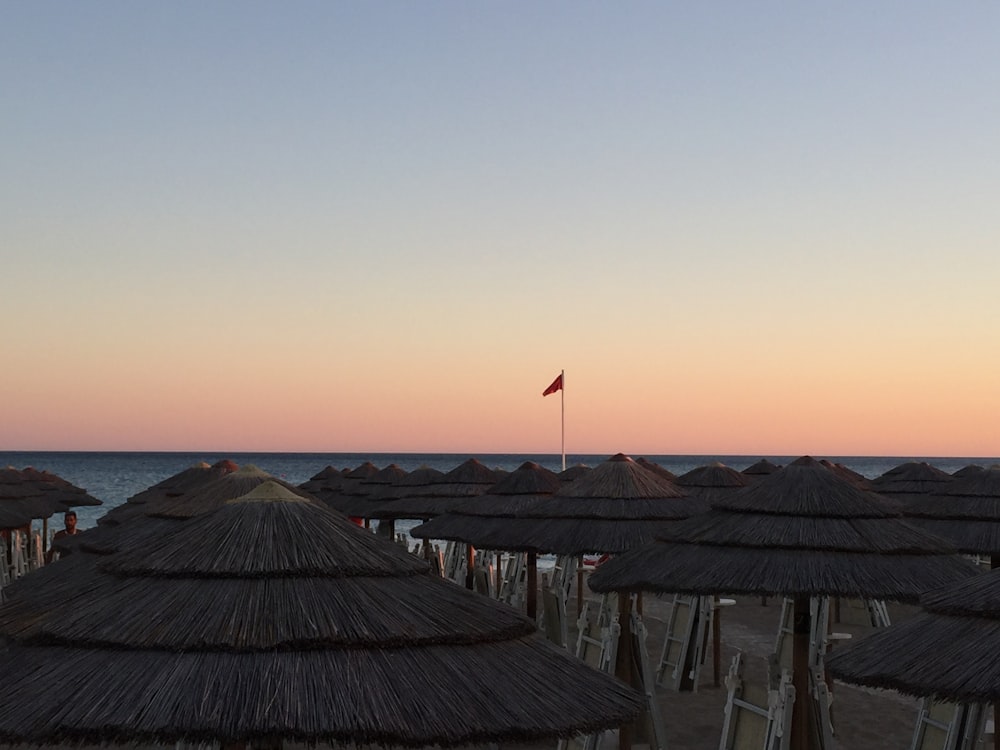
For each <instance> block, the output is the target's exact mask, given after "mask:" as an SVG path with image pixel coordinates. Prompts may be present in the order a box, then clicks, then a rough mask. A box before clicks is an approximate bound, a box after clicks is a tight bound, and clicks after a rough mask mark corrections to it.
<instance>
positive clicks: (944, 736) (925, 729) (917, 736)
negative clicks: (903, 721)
mask: <svg viewBox="0 0 1000 750" xmlns="http://www.w3.org/2000/svg"><path fill="white" fill-rule="evenodd" d="M988 714H989V708H988V707H986V706H982V705H980V704H977V703H969V704H965V703H950V702H946V701H935V700H931V699H929V698H925V699H923V700H922V701H920V707H919V708H918V709H917V725H916V727H915V728H914V730H913V740H912V741H911V743H910V750H976V748H978V747H980V746H981V744H982V741H983V733H984V731H985V727H986V720H987V716H988Z"/></svg>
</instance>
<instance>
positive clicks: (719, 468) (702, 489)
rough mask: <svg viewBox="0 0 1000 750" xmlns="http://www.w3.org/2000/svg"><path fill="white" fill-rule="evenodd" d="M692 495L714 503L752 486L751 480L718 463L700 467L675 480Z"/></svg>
mask: <svg viewBox="0 0 1000 750" xmlns="http://www.w3.org/2000/svg"><path fill="white" fill-rule="evenodd" d="M674 481H675V482H676V483H677V484H678V486H680V487H683V488H684V489H685V490H687V492H688V493H689V494H691V495H694V496H696V497H699V498H701V499H702V500H704V501H706V502H712V501H713V500H715V499H717V498H722V497H725V496H726V495H729V494H731V493H732V492H735V491H736V490H739V489H741V488H743V487H746V486H747V485H748V484H750V481H751V480H750V479H749V478H748V477H747V476H746V475H745V474H742V473H740V472H738V471H736V469H732V468H730V467H728V466H726V465H725V464H723V463H720V462H718V461H716V462H714V463H711V464H708V465H706V466H698V467H696V468H694V469H691V471H688V472H685V473H684V474H681V475H680V476H679V477H677V479H675V480H674Z"/></svg>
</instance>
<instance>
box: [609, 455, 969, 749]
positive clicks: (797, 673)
mask: <svg viewBox="0 0 1000 750" xmlns="http://www.w3.org/2000/svg"><path fill="white" fill-rule="evenodd" d="M977 572H978V571H977V569H976V567H975V566H974V565H972V564H971V563H970V562H969V561H968V560H964V559H962V558H960V557H958V556H956V555H954V550H953V549H952V548H950V547H949V545H948V544H947V543H946V542H945V541H944V540H941V539H939V538H938V537H935V536H933V535H931V534H927V533H925V532H922V531H920V530H919V529H916V528H914V527H912V526H910V525H908V524H907V523H905V522H904V521H903V520H902V518H901V516H900V515H899V511H898V510H897V509H896V507H895V506H894V505H892V504H889V503H887V502H886V501H885V500H883V499H882V498H881V497H880V496H878V495H876V494H874V493H871V492H869V491H866V490H864V489H862V488H861V487H860V486H858V485H857V484H855V483H854V482H852V481H851V480H849V479H847V478H845V477H844V476H842V475H841V474H840V473H839V472H837V471H836V470H835V469H832V468H828V467H826V466H824V465H823V464H821V463H820V462H818V461H816V460H815V459H813V458H810V457H803V458H800V459H798V460H797V461H795V462H793V463H791V464H789V465H788V466H786V467H784V468H783V469H781V470H779V471H776V472H774V473H773V474H771V475H769V476H767V477H764V478H763V479H761V480H759V481H757V482H755V483H753V484H751V485H749V486H748V487H745V488H744V489H742V490H740V491H739V492H736V493H733V494H732V495H730V496H729V497H727V498H724V499H721V500H716V501H714V502H713V508H712V510H711V511H710V512H709V513H706V514H703V515H701V516H696V517H694V518H690V519H688V520H686V521H679V522H678V523H676V524H674V525H673V526H671V527H670V529H669V531H668V532H666V533H665V534H664V535H663V539H662V540H661V541H658V542H656V543H654V544H651V545H648V546H646V547H643V548H641V549H638V550H633V551H632V552H627V553H625V554H623V555H620V556H618V557H615V558H612V559H611V560H609V561H608V562H606V563H604V564H603V565H602V566H601V567H600V568H598V569H597V571H595V572H594V574H593V575H592V576H591V578H590V587H591V588H592V589H594V590H595V591H602V592H603V591H616V590H617V591H622V590H624V591H655V592H662V593H686V594H695V595H703V594H727V593H736V594H763V595H769V596H770V595H777V596H790V597H794V599H795V618H796V621H797V622H798V623H799V625H800V627H799V628H797V630H796V633H795V636H794V646H793V650H794V660H795V661H794V663H795V668H794V673H793V680H795V682H796V694H797V695H803V696H805V695H808V688H807V680H808V676H807V674H806V670H805V668H804V664H805V660H807V659H808V648H809V644H808V633H809V629H810V628H809V597H811V596H845V597H857V598H863V599H888V600H892V601H906V602H915V601H917V599H918V597H919V596H920V594H922V593H923V592H925V591H928V590H930V589H933V588H935V587H937V586H945V585H949V584H952V583H955V582H957V581H960V580H964V579H965V578H967V577H969V576H970V575H975V574H976V573H977ZM800 631H802V632H800ZM803 644H804V645H803ZM807 706H808V702H807V701H797V702H796V705H795V714H796V716H795V719H794V721H795V725H796V730H795V733H793V737H799V738H800V742H799V743H798V744H799V745H800V746H801V747H803V748H804V747H806V746H807V740H806V739H804V736H805V734H807V733H808V731H809V724H808V722H809V721H810V719H809V718H808V717H807V716H806V713H805V709H806V707H807ZM796 733H802V734H796ZM793 742H795V741H794V740H793Z"/></svg>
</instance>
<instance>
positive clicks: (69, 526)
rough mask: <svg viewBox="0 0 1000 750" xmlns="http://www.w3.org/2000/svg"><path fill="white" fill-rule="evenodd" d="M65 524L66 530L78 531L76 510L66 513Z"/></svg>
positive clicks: (70, 531)
mask: <svg viewBox="0 0 1000 750" xmlns="http://www.w3.org/2000/svg"><path fill="white" fill-rule="evenodd" d="M63 525H64V526H65V527H66V531H68V532H69V533H70V534H72V533H74V532H76V511H75V510H68V511H66V515H65V516H63Z"/></svg>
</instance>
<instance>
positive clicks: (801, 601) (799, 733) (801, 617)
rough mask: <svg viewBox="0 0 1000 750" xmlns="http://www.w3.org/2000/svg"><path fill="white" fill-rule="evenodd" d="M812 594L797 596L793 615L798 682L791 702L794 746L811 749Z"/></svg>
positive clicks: (795, 677)
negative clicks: (810, 642)
mask: <svg viewBox="0 0 1000 750" xmlns="http://www.w3.org/2000/svg"><path fill="white" fill-rule="evenodd" d="M810 620H811V618H810V613H809V597H808V596H801V595H799V596H796V597H795V609H794V613H793V615H792V685H794V686H795V703H794V704H793V705H792V738H791V739H792V748H793V749H794V750H808V748H809V747H810V746H811V745H810V738H811V736H812V732H811V727H810V724H811V723H812V722H811V719H812V711H810V708H811V699H810V695H809V638H810V635H811V631H812V623H811V622H810Z"/></svg>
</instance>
